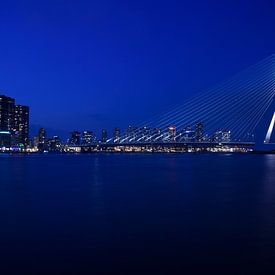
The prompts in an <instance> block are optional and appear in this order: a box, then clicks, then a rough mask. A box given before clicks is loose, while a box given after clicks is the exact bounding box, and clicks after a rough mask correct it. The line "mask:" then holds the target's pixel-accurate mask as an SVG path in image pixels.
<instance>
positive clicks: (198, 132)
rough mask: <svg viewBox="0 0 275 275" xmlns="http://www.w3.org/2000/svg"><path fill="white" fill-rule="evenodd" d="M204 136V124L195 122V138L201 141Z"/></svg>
mask: <svg viewBox="0 0 275 275" xmlns="http://www.w3.org/2000/svg"><path fill="white" fill-rule="evenodd" d="M203 137H204V125H203V123H202V122H198V123H197V124H196V129H195V140H196V141H197V142H202V141H203Z"/></svg>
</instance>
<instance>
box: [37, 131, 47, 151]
mask: <svg viewBox="0 0 275 275" xmlns="http://www.w3.org/2000/svg"><path fill="white" fill-rule="evenodd" d="M37 148H38V150H39V151H40V152H43V151H46V150H47V133H46V130H45V129H44V128H40V129H39V132H38V146H37Z"/></svg>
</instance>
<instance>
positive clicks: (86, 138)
mask: <svg viewBox="0 0 275 275" xmlns="http://www.w3.org/2000/svg"><path fill="white" fill-rule="evenodd" d="M95 141H96V137H95V134H94V132H92V131H84V132H83V133H82V138H81V144H83V145H90V144H92V143H94V142H95Z"/></svg>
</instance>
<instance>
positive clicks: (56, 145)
mask: <svg viewBox="0 0 275 275" xmlns="http://www.w3.org/2000/svg"><path fill="white" fill-rule="evenodd" d="M47 144H48V150H49V152H61V150H62V142H61V139H60V138H59V137H58V136H54V137H53V138H50V139H48V141H47Z"/></svg>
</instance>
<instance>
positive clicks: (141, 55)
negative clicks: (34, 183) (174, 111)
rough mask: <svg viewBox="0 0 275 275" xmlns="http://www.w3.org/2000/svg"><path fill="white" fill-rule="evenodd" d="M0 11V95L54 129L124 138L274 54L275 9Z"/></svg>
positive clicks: (45, 4) (90, 4) (18, 5)
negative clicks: (133, 127)
mask: <svg viewBox="0 0 275 275" xmlns="http://www.w3.org/2000/svg"><path fill="white" fill-rule="evenodd" d="M272 2H273V3H272ZM0 3H1V6H0V38H1V41H0V90H2V93H4V94H7V95H10V96H13V97H15V98H16V99H17V101H18V103H21V104H28V105H30V107H31V123H32V124H33V125H42V126H44V127H46V128H54V129H60V130H65V131H70V130H73V129H80V130H81V129H84V128H87V129H91V130H98V129H100V128H104V127H106V128H108V129H109V128H113V127H116V126H118V127H122V128H123V127H125V126H126V125H128V124H132V123H138V122H140V121H143V120H146V118H147V117H148V118H150V117H151V116H153V115H154V114H156V113H158V112H162V110H163V109H166V108H167V107H169V106H173V105H174V104H176V103H178V102H182V101H184V99H185V98H186V97H190V96H192V95H193V94H194V93H195V92H197V91H198V90H200V89H201V88H206V87H208V86H211V85H213V84H214V83H216V82H217V81H220V80H222V79H224V78H227V77H228V76H230V75H232V74H234V73H236V72H238V71H239V70H241V69H243V68H245V67H246V66H248V65H251V64H253V63H255V62H257V61H259V60H260V59H262V58H264V57H266V56H268V55H270V54H272V53H274V52H275V16H274V10H275V3H274V1H265V0H256V1H255V0H252V1H251V0H250V1H240V0H239V1H232V0H231V1H206V0H204V1H173V0H170V1H161V0H158V1H149V0H138V1H135V0H131V1H129V0H128V1H121V0H113V1H111V0H107V1H104V0H101V1H81V0H78V1H70V0H65V1H59V0H55V1H3V0H0Z"/></svg>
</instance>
